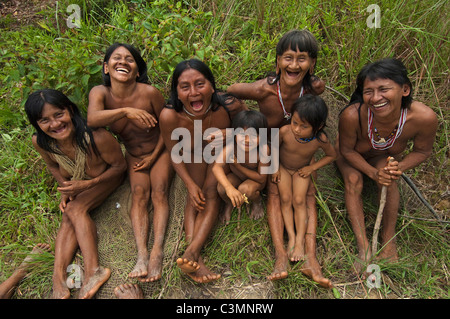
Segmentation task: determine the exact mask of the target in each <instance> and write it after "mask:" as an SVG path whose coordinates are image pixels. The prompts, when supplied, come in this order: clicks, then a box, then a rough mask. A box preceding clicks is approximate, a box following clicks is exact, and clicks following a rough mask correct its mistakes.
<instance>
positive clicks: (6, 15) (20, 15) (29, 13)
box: [0, 0, 56, 30]
mask: <svg viewBox="0 0 450 319" xmlns="http://www.w3.org/2000/svg"><path fill="white" fill-rule="evenodd" d="M55 6H56V4H55V1H49V0H44V1H36V0H6V1H2V2H1V3H0V13H1V17H2V18H1V22H0V28H8V29H10V30H11V29H12V30H14V29H18V28H20V27H22V26H24V25H29V24H34V23H35V22H36V20H39V19H41V16H40V15H39V13H40V12H42V11H43V10H44V9H45V8H48V7H55Z"/></svg>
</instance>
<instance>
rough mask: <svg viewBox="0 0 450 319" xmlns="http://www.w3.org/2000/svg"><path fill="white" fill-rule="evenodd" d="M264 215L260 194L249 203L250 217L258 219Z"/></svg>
mask: <svg viewBox="0 0 450 319" xmlns="http://www.w3.org/2000/svg"><path fill="white" fill-rule="evenodd" d="M263 216H264V205H263V202H262V198H261V196H259V197H258V199H256V200H254V201H252V203H251V205H250V218H252V219H255V220H256V219H260V218H262V217H263Z"/></svg>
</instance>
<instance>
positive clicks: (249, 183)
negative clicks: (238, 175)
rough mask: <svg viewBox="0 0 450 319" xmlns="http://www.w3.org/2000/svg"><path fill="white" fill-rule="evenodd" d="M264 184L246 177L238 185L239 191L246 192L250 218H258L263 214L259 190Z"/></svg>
mask: <svg viewBox="0 0 450 319" xmlns="http://www.w3.org/2000/svg"><path fill="white" fill-rule="evenodd" d="M265 185H266V184H265V183H264V184H260V183H258V182H255V181H253V180H251V179H247V180H245V181H243V182H242V183H241V184H240V185H239V187H238V190H239V191H240V192H241V193H243V194H246V195H247V197H248V199H249V201H250V202H251V206H250V218H253V219H259V218H262V217H263V216H264V206H263V203H262V198H261V191H262V190H263V189H264V187H265Z"/></svg>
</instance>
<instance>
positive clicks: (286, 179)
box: [278, 164, 292, 203]
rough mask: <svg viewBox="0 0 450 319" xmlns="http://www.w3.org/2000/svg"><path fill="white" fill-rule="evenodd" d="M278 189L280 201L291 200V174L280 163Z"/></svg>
mask: <svg viewBox="0 0 450 319" xmlns="http://www.w3.org/2000/svg"><path fill="white" fill-rule="evenodd" d="M278 190H279V192H280V200H281V202H282V203H283V202H287V201H291V200H292V176H291V174H290V173H289V172H288V171H287V170H286V169H285V168H284V167H283V166H282V165H281V164H280V182H279V183H278Z"/></svg>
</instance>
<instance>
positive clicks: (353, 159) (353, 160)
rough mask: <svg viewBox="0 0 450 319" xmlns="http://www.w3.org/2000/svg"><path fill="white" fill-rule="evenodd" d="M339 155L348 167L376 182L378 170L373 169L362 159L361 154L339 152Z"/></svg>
mask: <svg viewBox="0 0 450 319" xmlns="http://www.w3.org/2000/svg"><path fill="white" fill-rule="evenodd" d="M341 154H342V156H343V157H344V158H345V159H346V160H347V162H349V163H350V165H352V166H353V167H354V168H356V169H357V170H358V171H360V172H362V173H364V174H365V175H367V176H368V177H369V178H371V179H373V180H374V181H376V180H377V173H378V170H377V169H376V168H375V167H373V166H372V165H370V164H369V163H368V162H367V161H366V160H365V159H364V157H362V156H361V154H359V153H358V152H356V151H347V152H342V151H341Z"/></svg>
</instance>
